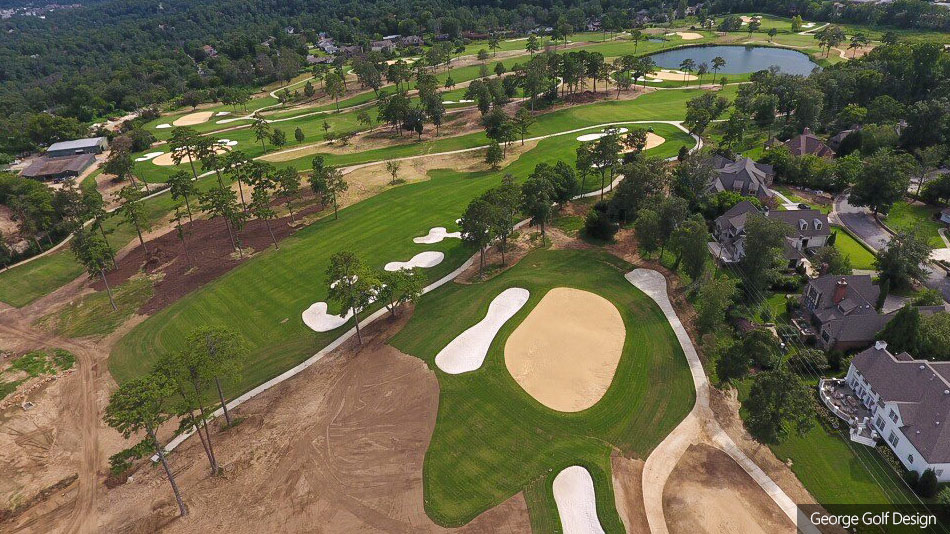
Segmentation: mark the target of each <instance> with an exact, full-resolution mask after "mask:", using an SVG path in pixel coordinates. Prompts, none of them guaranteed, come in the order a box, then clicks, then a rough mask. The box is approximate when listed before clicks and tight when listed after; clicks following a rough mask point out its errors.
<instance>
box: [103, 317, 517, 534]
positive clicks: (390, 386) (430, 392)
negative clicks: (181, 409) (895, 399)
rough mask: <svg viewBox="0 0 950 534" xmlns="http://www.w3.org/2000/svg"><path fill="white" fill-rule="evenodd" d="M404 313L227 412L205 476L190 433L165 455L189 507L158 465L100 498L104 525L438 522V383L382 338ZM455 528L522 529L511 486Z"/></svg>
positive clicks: (314, 528) (286, 528) (266, 528)
mask: <svg viewBox="0 0 950 534" xmlns="http://www.w3.org/2000/svg"><path fill="white" fill-rule="evenodd" d="M408 316H409V313H408V312H407V311H405V312H403V313H402V314H401V316H400V318H399V319H398V320H396V321H389V320H383V321H379V322H377V323H376V324H375V325H374V326H371V327H369V328H367V329H366V332H365V334H364V338H365V339H366V342H365V345H364V347H363V348H362V349H360V350H357V347H356V346H355V342H352V343H347V344H345V345H344V346H343V347H342V348H341V349H340V350H338V351H336V352H334V353H332V354H330V355H329V356H327V357H326V359H325V360H324V361H322V362H320V364H319V365H314V366H313V367H311V368H309V369H308V370H306V371H304V372H303V373H301V374H300V375H298V376H297V377H295V378H293V379H291V380H288V381H286V382H284V383H282V384H281V385H279V386H277V387H275V388H273V389H271V390H269V391H267V392H266V393H263V394H262V395H261V396H259V397H257V398H255V399H253V400H251V401H249V402H247V403H245V404H243V405H241V406H240V407H239V408H237V409H236V410H235V412H236V413H237V415H238V416H239V417H243V418H244V420H243V422H241V423H240V424H239V425H237V426H236V427H233V428H231V429H229V430H227V431H224V432H215V433H213V434H212V436H213V438H214V439H215V441H214V446H215V451H216V453H217V456H218V458H219V461H220V462H221V463H222V466H223V474H222V475H220V476H219V477H214V478H212V477H210V476H209V474H208V469H207V462H206V461H205V460H204V458H203V454H204V453H203V451H202V449H201V446H200V444H199V443H198V442H197V440H190V441H188V442H186V443H185V444H184V445H183V446H182V447H180V448H179V449H178V450H177V451H176V452H175V454H174V455H173V456H172V457H171V458H172V459H171V463H172V468H173V469H174V470H175V471H176V472H177V474H178V482H179V484H180V485H181V489H182V493H183V496H184V498H185V502H186V504H187V505H188V507H189V510H190V515H189V516H188V517H186V518H184V519H174V516H175V513H176V506H175V504H174V499H173V498H172V494H171V489H170V488H169V486H168V483H167V481H166V480H165V479H164V475H163V474H162V472H161V469H157V468H151V467H147V468H143V469H141V470H139V472H138V473H137V474H136V475H135V477H134V479H133V481H131V482H129V483H127V484H124V485H122V486H120V487H118V488H115V489H114V490H112V491H110V492H109V494H108V495H107V496H106V497H105V498H102V499H100V507H99V512H100V527H101V530H102V531H103V532H116V531H121V532H153V531H156V530H160V529H162V528H164V529H165V531H168V532H232V533H248V534H258V533H260V532H274V531H278V530H279V531H282V532H445V531H447V529H443V528H441V527H439V526H437V525H435V524H433V523H432V521H431V520H429V519H428V517H427V516H426V514H425V511H424V509H423V502H424V501H423V491H422V462H423V459H424V457H425V451H426V449H427V447H428V444H429V440H430V438H431V435H432V431H433V428H434V426H435V420H436V412H437V409H438V397H439V386H438V381H437V379H436V377H435V374H434V373H433V372H432V371H431V370H429V369H428V368H427V367H426V365H425V364H424V363H423V362H422V361H420V360H418V359H416V358H413V357H411V356H407V355H405V354H402V353H400V352H398V351H397V350H395V349H393V348H392V347H390V346H388V345H385V341H386V339H387V338H388V336H389V335H390V334H392V333H394V332H395V331H396V330H398V329H399V328H401V326H402V325H403V324H404V322H405V320H406V319H407V318H408ZM453 531H460V532H485V533H516V532H517V533H522V532H529V531H530V522H529V518H528V514H527V510H526V505H525V502H524V499H523V497H522V496H521V494H518V495H516V496H514V497H512V498H511V499H509V500H508V501H506V502H504V503H502V504H500V505H499V506H497V507H496V508H494V509H492V510H489V511H487V512H485V513H483V514H482V515H480V516H479V517H477V518H475V519H474V520H473V521H472V522H471V523H469V524H468V525H466V526H465V527H463V528H461V529H457V530H455V529H453Z"/></svg>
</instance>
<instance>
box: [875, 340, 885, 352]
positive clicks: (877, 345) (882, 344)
mask: <svg viewBox="0 0 950 534" xmlns="http://www.w3.org/2000/svg"><path fill="white" fill-rule="evenodd" d="M874 348H875V349H876V350H887V341H875V342H874Z"/></svg>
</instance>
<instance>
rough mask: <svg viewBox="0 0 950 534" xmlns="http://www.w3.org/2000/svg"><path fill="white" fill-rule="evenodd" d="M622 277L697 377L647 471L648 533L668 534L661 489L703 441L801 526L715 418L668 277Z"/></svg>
mask: <svg viewBox="0 0 950 534" xmlns="http://www.w3.org/2000/svg"><path fill="white" fill-rule="evenodd" d="M624 277H625V278H626V279H627V280H628V281H629V282H630V283H631V284H633V285H634V286H635V287H636V288H637V289H639V290H640V291H643V292H644V293H646V294H647V296H649V297H650V298H651V299H653V300H654V302H656V303H657V305H658V306H659V307H660V309H661V310H663V314H664V315H665V316H666V319H667V320H668V321H669V322H670V326H671V327H672V328H673V332H674V333H675V334H676V339H677V340H679V342H680V346H682V348H683V353H684V354H685V355H686V361H687V362H688V363H689V371H690V374H691V375H692V377H693V386H694V387H695V388H696V403H695V404H694V405H693V409H692V411H690V412H689V414H688V415H687V416H686V418H685V419H683V421H682V422H680V424H679V425H678V426H677V427H676V428H675V429H673V432H671V433H670V434H669V435H668V436H666V439H664V440H663V441H662V442H661V443H660V444H659V445H657V447H656V448H655V449H653V452H652V453H651V454H650V456H649V457H648V458H647V461H646V463H645V464H644V466H643V507H644V509H645V511H646V516H647V523H648V525H649V527H650V532H652V533H653V534H668V533H669V530H668V529H667V526H666V517H665V515H664V514H663V488H664V486H665V485H666V480H667V479H668V478H669V476H670V473H671V472H672V471H673V468H674V467H676V464H677V462H679V459H680V457H681V456H682V455H683V453H684V452H686V449H687V448H688V447H689V446H690V445H692V444H693V443H697V442H699V441H702V440H704V439H705V440H707V441H709V442H711V443H712V444H714V445H715V446H716V447H718V448H720V449H722V451H723V452H725V453H726V454H728V455H729V456H730V457H731V458H732V459H733V460H735V461H736V463H738V464H739V465H740V466H741V467H742V469H743V470H744V471H745V472H746V473H748V474H749V476H751V477H752V479H753V480H755V482H756V483H757V484H758V485H759V487H761V488H762V490H763V491H765V493H766V494H768V496H769V497H771V499H772V500H773V501H775V504H777V505H778V506H779V508H781V509H782V512H784V513H785V515H786V516H788V518H789V519H790V520H791V522H792V524H797V519H798V508H797V507H796V506H795V502H794V501H793V500H792V499H791V498H790V497H789V496H788V495H787V494H786V493H785V491H783V490H782V488H780V487H779V486H778V484H776V483H775V481H774V480H772V479H771V478H770V477H769V476H768V475H767V474H766V473H765V471H762V469H761V468H760V467H759V466H758V465H756V464H755V462H753V461H752V460H751V459H750V458H749V457H748V456H746V454H745V453H744V452H742V450H741V449H739V447H738V446H737V445H736V444H735V442H734V441H733V440H732V438H731V437H729V435H728V434H726V432H725V431H724V430H723V429H722V427H721V426H719V422H718V421H716V419H715V417H714V416H713V413H712V409H710V407H709V380H708V379H707V378H706V373H705V372H704V371H703V364H702V362H701V361H700V360H699V355H698V354H696V348H695V347H694V346H693V342H692V340H690V338H689V335H688V334H687V333H686V329H685V328H684V327H683V323H681V322H680V320H679V317H677V315H676V312H675V311H674V310H673V305H672V304H671V303H670V299H669V295H668V293H667V290H666V278H664V277H663V275H662V274H660V273H659V272H657V271H654V270H652V269H634V270H633V271H630V272H629V273H627V274H626V275H624ZM809 527H810V528H809ZM799 528H800V529H801V530H800V532H806V533H808V534H818V532H819V531H818V529H817V528H815V527H814V526H813V525H811V524H808V523H806V524H805V525H801V526H799Z"/></svg>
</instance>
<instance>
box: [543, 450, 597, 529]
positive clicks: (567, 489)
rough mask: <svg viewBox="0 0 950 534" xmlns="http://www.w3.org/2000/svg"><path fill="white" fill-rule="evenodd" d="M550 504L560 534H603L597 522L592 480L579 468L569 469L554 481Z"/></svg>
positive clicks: (573, 466)
mask: <svg viewBox="0 0 950 534" xmlns="http://www.w3.org/2000/svg"><path fill="white" fill-rule="evenodd" d="M553 489H554V502H556V503H557V515H558V516H559V517H560V518H561V531H562V532H563V533H564V534H604V529H603V527H601V526H600V520H599V519H597V501H596V499H595V496H594V479H592V478H591V476H590V472H589V471H587V469H584V468H583V467H581V466H579V465H572V466H571V467H568V468H565V469H564V470H563V471H561V472H560V473H558V474H557V476H556V477H554V488H553Z"/></svg>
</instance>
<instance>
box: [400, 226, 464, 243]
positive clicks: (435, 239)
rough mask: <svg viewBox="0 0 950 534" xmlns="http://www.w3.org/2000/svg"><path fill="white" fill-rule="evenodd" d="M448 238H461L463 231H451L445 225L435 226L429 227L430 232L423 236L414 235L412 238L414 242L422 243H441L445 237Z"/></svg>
mask: <svg viewBox="0 0 950 534" xmlns="http://www.w3.org/2000/svg"><path fill="white" fill-rule="evenodd" d="M447 238H455V239H461V238H462V232H449V231H448V230H446V229H445V227H444V226H433V227H432V228H430V229H429V233H428V234H426V235H424V236H421V237H414V238H412V242H413V243H420V244H431V243H440V242H442V240H443V239H447Z"/></svg>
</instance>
